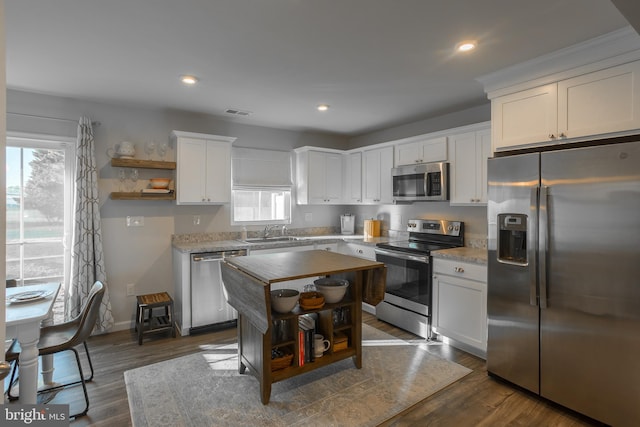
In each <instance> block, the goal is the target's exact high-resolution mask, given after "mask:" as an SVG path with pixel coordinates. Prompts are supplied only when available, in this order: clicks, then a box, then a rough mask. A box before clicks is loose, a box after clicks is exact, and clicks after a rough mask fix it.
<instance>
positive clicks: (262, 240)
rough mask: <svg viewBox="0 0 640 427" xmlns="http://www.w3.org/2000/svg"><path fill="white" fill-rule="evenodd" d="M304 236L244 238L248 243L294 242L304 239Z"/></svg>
mask: <svg viewBox="0 0 640 427" xmlns="http://www.w3.org/2000/svg"><path fill="white" fill-rule="evenodd" d="M303 239H304V238H303V237H296V236H275V237H251V238H249V239H242V241H243V242H247V243H270V242H294V241H297V240H303Z"/></svg>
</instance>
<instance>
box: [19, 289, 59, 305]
mask: <svg viewBox="0 0 640 427" xmlns="http://www.w3.org/2000/svg"><path fill="white" fill-rule="evenodd" d="M49 295H51V291H45V290H37V291H27V292H20V293H18V294H15V295H13V296H11V297H10V298H9V302H10V303H12V304H13V303H21V302H32V301H38V300H40V299H43V298H46V297H48V296H49Z"/></svg>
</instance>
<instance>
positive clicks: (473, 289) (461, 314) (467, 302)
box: [433, 274, 487, 352]
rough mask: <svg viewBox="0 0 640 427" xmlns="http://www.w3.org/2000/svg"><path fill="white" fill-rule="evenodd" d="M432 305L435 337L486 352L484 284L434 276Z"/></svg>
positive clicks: (441, 275) (485, 297)
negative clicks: (436, 335) (447, 338)
mask: <svg viewBox="0 0 640 427" xmlns="http://www.w3.org/2000/svg"><path fill="white" fill-rule="evenodd" d="M433 301H434V304H433V306H434V307H433V309H434V310H433V327H434V330H435V331H436V332H437V333H438V334H441V335H444V336H446V337H449V338H453V339H454V340H458V341H460V342H461V343H464V344H467V345H470V346H471V347H474V348H476V349H478V350H480V352H486V349H487V338H486V336H487V328H486V323H487V310H486V307H487V294H486V284H485V283H480V282H476V281H473V280H466V279H463V278H460V277H452V276H447V275H444V274H436V275H435V278H434V282H433Z"/></svg>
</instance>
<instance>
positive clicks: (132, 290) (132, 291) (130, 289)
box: [127, 283, 136, 297]
mask: <svg viewBox="0 0 640 427" xmlns="http://www.w3.org/2000/svg"><path fill="white" fill-rule="evenodd" d="M127 296H128V297H134V296H136V285H135V283H129V284H128V285H127Z"/></svg>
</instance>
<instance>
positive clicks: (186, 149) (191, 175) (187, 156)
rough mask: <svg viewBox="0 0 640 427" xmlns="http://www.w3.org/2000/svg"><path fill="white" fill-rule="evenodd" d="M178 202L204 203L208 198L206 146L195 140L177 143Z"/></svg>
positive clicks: (188, 139) (202, 142)
mask: <svg viewBox="0 0 640 427" xmlns="http://www.w3.org/2000/svg"><path fill="white" fill-rule="evenodd" d="M176 160H177V167H176V168H177V183H176V187H177V188H176V192H177V194H176V202H177V203H178V204H181V203H202V202H203V201H204V200H205V198H206V180H205V176H206V170H207V164H206V145H205V141H204V140H201V139H195V138H178V141H177V158H176Z"/></svg>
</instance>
